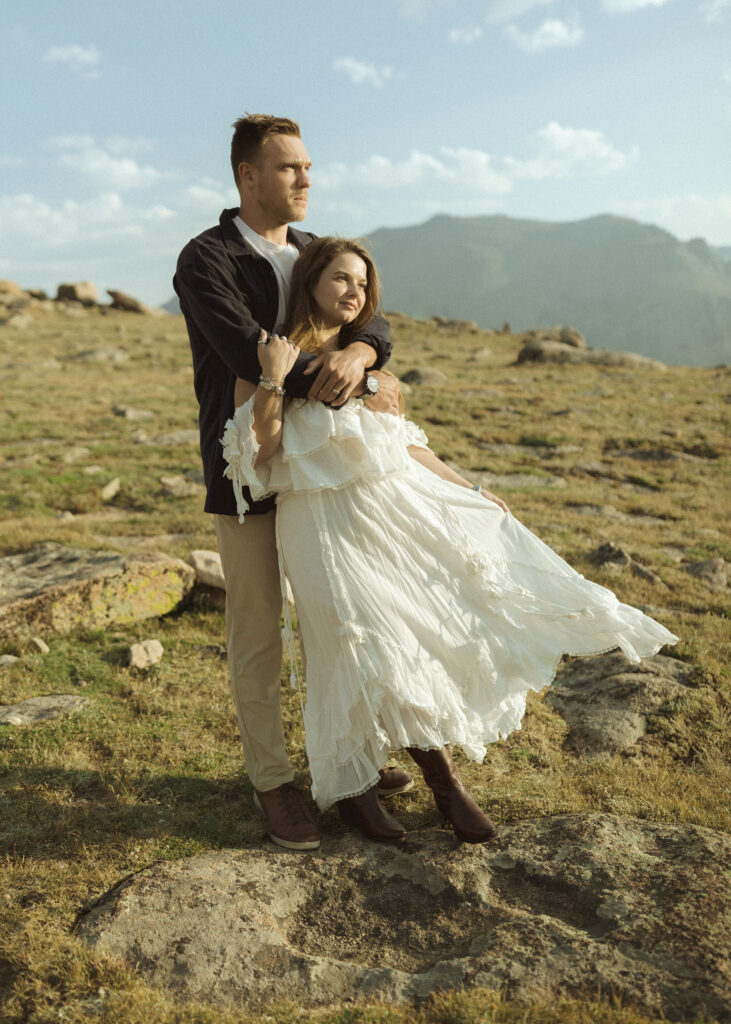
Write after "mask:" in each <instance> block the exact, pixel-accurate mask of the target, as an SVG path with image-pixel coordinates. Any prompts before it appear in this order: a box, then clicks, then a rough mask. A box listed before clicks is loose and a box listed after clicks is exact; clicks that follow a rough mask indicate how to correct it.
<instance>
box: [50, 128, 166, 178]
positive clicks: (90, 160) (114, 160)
mask: <svg viewBox="0 0 731 1024" xmlns="http://www.w3.org/2000/svg"><path fill="white" fill-rule="evenodd" d="M117 141H119V140H117ZM51 145H53V146H54V147H55V148H57V149H59V150H61V155H60V156H59V162H60V163H61V164H63V166H64V167H70V168H72V169H73V170H75V171H79V173H81V174H83V175H84V177H87V178H90V179H91V180H92V181H93V182H94V183H95V184H96V185H98V186H99V187H100V188H104V189H110V190H114V191H122V192H123V191H126V190H127V189H131V188H146V187H148V186H150V185H154V184H155V183H157V182H158V181H160V179H161V178H162V175H161V174H160V172H159V171H158V170H156V169H155V168H154V167H143V166H140V164H138V163H137V162H136V161H135V160H133V159H132V158H131V157H129V156H115V155H113V153H110V152H107V150H105V149H102V148H101V146H98V145H97V144H96V143H95V141H94V139H93V138H91V136H88V135H63V136H59V137H58V138H56V139H53V140H52V142H51ZM111 148H112V149H115V148H116V150H117V152H119V146H118V145H117V146H116V147H115V146H114V144H113V145H112V147H111Z"/></svg>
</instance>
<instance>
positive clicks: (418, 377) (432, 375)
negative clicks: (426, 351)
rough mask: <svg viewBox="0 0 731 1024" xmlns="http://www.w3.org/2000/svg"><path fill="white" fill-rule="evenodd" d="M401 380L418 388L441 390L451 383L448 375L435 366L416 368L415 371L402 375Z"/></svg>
mask: <svg viewBox="0 0 731 1024" xmlns="http://www.w3.org/2000/svg"><path fill="white" fill-rule="evenodd" d="M401 380H402V381H403V382H404V383H405V384H414V385H416V386H417V387H425V388H440V387H442V386H443V385H444V384H448V383H449V377H447V375H446V373H442V371H441V370H437V369H435V368H434V367H433V366H422V367H419V368H416V367H415V368H414V369H413V370H407V371H406V373H403V374H402V375H401Z"/></svg>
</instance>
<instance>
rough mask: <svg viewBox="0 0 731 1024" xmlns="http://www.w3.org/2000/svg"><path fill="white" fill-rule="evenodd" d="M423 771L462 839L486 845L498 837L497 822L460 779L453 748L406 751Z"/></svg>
mask: <svg viewBox="0 0 731 1024" xmlns="http://www.w3.org/2000/svg"><path fill="white" fill-rule="evenodd" d="M406 749H407V750H408V752H409V754H411V756H412V757H413V759H414V760H415V761H416V763H417V764H418V766H419V767H420V768H421V770H422V772H423V774H424V781H425V782H426V784H427V786H428V787H429V789H431V791H432V793H433V794H434V799H435V801H436V804H437V807H438V808H439V810H440V811H441V812H442V814H443V815H444V817H445V818H447V819H448V820H449V822H450V824H451V826H452V828H453V829H454V831H455V833H456V834H457V836H458V837H459V838H460V839H464V840H465V842H468V843H485V842H487V840H488V839H492V838H493V836H495V835H496V834H497V829H496V828H495V825H494V823H493V822H492V821H491V820H490V818H488V816H487V815H486V814H485V812H484V811H483V810H481V809H480V808H479V807H478V806H477V804H476V803H475V801H474V799H473V797H472V796H471V795H470V793H469V792H468V791H467V789H466V788H465V784H464V782H462V779H461V778H460V776H459V772H458V771H457V769H456V767H455V765H454V762H453V761H452V756H451V754H450V753H449V747H442V749H441V750H420V749H419V748H418V747H407V748H406Z"/></svg>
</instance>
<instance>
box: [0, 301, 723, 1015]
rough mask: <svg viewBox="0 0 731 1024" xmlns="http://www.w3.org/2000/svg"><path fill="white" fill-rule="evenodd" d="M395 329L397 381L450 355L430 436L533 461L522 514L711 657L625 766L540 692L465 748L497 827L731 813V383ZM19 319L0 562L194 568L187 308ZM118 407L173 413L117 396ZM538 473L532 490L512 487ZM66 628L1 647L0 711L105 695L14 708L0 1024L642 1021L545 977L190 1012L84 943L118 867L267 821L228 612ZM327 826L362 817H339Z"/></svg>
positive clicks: (512, 492) (712, 375)
mask: <svg viewBox="0 0 731 1024" xmlns="http://www.w3.org/2000/svg"><path fill="white" fill-rule="evenodd" d="M392 321H393V332H394V339H395V343H396V350H395V356H394V359H393V361H392V364H391V368H392V369H393V370H394V371H395V372H396V373H398V374H399V375H401V374H402V373H403V372H405V371H406V370H408V369H411V368H413V367H418V366H424V365H429V366H433V367H434V368H437V369H439V370H441V371H443V372H444V373H445V374H447V376H448V383H447V384H446V385H444V386H442V387H440V388H438V389H428V388H426V387H417V386H414V387H413V388H412V390H411V392H410V393H409V395H408V397H407V403H408V412H409V415H410V416H412V417H413V418H414V419H415V420H417V421H418V422H419V423H421V424H422V425H423V426H424V428H425V430H426V432H427V434H428V435H429V437H430V440H431V443H432V446H433V448H434V450H435V451H436V452H437V453H438V454H439V455H440V456H442V457H444V458H447V459H448V460H450V461H452V462H454V463H455V464H457V465H459V466H460V467H461V468H462V469H464V470H465V471H467V472H471V473H474V474H475V475H476V476H482V477H484V478H485V479H486V480H487V481H488V486H491V485H490V483H489V480H490V475H496V476H497V477H498V478H499V477H500V476H504V475H506V474H510V475H512V477H511V480H512V483H511V482H510V481H509V483H510V489H508V490H502V494H503V496H504V497H505V498H506V500H507V501H508V503H509V504H510V506H511V508H512V510H513V512H514V513H515V514H516V515H518V516H519V517H520V518H521V519H522V520H523V521H524V522H525V523H526V524H527V525H528V526H529V527H530V528H531V529H532V530H534V531H535V532H536V533H538V534H539V535H540V536H541V537H542V538H543V539H544V540H545V541H547V542H548V543H549V544H551V545H552V546H553V547H554V548H555V549H556V550H557V551H558V552H559V553H560V554H561V555H563V557H565V558H566V559H567V560H568V561H569V562H570V563H571V564H572V565H573V566H574V567H575V568H577V569H578V570H579V571H581V572H583V573H585V574H586V575H587V576H590V577H591V578H592V579H595V580H596V581H597V582H600V583H603V584H605V585H607V586H610V587H612V589H614V590H615V591H616V592H617V593H618V595H619V596H620V598H621V599H622V600H624V601H628V602H630V603H632V604H636V605H639V606H642V607H645V608H649V609H652V610H653V614H655V615H656V617H658V618H660V619H661V620H662V621H663V623H664V624H665V625H667V626H668V627H669V628H670V629H672V630H673V631H674V632H675V633H677V634H678V635H679V636H680V637H681V641H680V644H679V645H678V646H677V647H676V648H674V649H673V650H672V652H668V653H672V654H673V656H674V657H678V658H681V659H683V660H685V661H688V662H691V663H693V664H694V665H696V666H697V667H698V669H697V672H696V676H695V683H696V685H695V688H694V689H693V692H692V696H690V697H688V698H685V699H683V700H681V701H676V702H675V703H674V704H673V705H672V707H671V708H670V710H668V712H667V714H666V715H664V716H663V717H662V718H661V719H659V720H658V721H656V722H655V724H654V727H653V731H652V732H651V733H650V734H649V735H648V736H647V737H646V739H645V740H643V741H642V742H641V744H640V745H639V747H638V748H637V749H636V750H635V751H633V752H632V754H631V756H626V757H621V756H617V757H614V758H613V759H612V760H610V761H607V762H600V763H591V764H588V763H586V762H583V761H582V760H580V759H577V758H576V757H573V756H571V755H570V754H568V753H567V752H566V751H565V750H564V749H563V745H562V744H563V739H564V737H565V733H566V727H565V724H564V723H563V720H562V719H561V718H560V717H559V716H558V715H557V714H556V713H555V712H553V711H552V710H551V709H550V708H549V707H548V706H547V705H546V704H545V703H544V701H543V700H542V697H541V696H540V695H539V696H538V697H536V698H534V699H532V700H531V701H530V703H529V710H528V714H527V716H526V719H525V722H524V727H523V729H522V731H521V732H519V733H516V734H514V735H513V736H511V737H510V738H509V739H507V740H506V741H504V742H501V743H498V744H495V745H493V746H492V747H491V748H490V750H489V752H488V756H487V758H486V761H485V765H484V766H483V767H476V766H474V765H470V764H469V763H467V762H462V764H461V767H462V769H463V774H464V775H465V777H466V779H467V781H468V783H469V784H470V785H471V787H472V788H473V789H474V791H475V792H476V794H477V795H478V797H479V798H480V800H481V801H482V802H483V804H484V806H485V807H486V808H487V810H488V812H489V813H490V814H491V816H493V817H494V818H495V819H496V820H497V821H498V822H508V821H511V820H515V819H519V818H524V817H531V816H540V815H550V814H558V813H565V812H572V811H590V810H591V811H596V810H602V811H608V812H611V813H617V814H627V815H636V816H638V817H641V818H645V819H648V820H653V821H664V822H692V823H696V824H698V825H703V826H707V827H710V828H715V829H723V830H727V831H728V830H729V828H731V815H730V814H729V805H730V803H731V800H730V796H731V785H730V783H731V771H730V769H729V727H728V726H729V707H730V704H731V702H730V685H729V676H728V674H727V672H726V671H725V669H724V666H725V665H726V664H727V662H728V639H729V631H728V620H727V606H726V605H725V595H724V593H722V592H720V591H717V590H712V589H710V588H709V587H708V585H707V584H706V583H705V582H704V581H703V580H702V579H701V578H698V577H695V576H693V575H691V574H689V573H688V572H687V571H686V566H687V565H689V564H690V563H693V562H699V561H703V560H705V559H709V558H713V557H716V556H721V557H725V558H726V559H731V554H730V553H729V547H728V542H727V540H726V541H725V540H724V531H725V529H726V525H727V515H728V488H727V482H728V461H727V455H728V452H727V449H726V448H725V447H724V445H725V444H726V443H727V441H726V434H725V428H726V420H725V413H726V410H727V409H728V405H727V404H726V403H727V392H728V385H729V379H730V377H731V374H730V373H729V371H728V370H727V369H687V368H681V367H673V368H669V369H667V370H666V371H665V372H660V371H658V370H652V371H649V370H648V371H638V370H636V369H625V368H611V369H608V368H599V367H578V366H562V367H556V366H553V367H552V366H537V365H516V364H515V358H516V354H517V352H518V350H519V347H520V340H519V339H518V338H515V337H513V336H510V335H502V334H490V333H489V332H484V331H483V332H479V333H468V332H458V331H451V330H449V329H448V328H439V327H437V326H436V325H435V324H433V323H431V322H420V323H417V322H414V321H411V320H407V319H406V318H405V317H401V316H399V315H394V316H393V318H392ZM0 332H2V333H0V365H2V367H3V380H4V385H5V386H4V388H3V391H4V401H3V409H2V413H0V416H1V417H2V419H1V420H0V442H1V446H2V447H1V449H0V456H1V458H2V474H3V487H2V491H1V492H0V522H1V523H2V530H1V531H0V554H6V553H9V552H13V551H18V550H22V549H24V548H26V547H29V546H30V545H32V544H34V543H36V542H37V541H40V540H55V541H59V542H63V543H67V544H73V545H79V546H83V547H93V548H112V549H118V550H136V549H139V548H145V549H152V550H161V551H165V552H168V553H171V554H175V555H179V556H181V557H183V558H185V557H187V555H188V553H189V551H190V550H191V549H193V548H201V547H202V548H215V538H214V534H213V530H212V524H211V522H210V521H209V519H208V518H207V517H205V516H204V515H203V513H202V512H201V508H202V496H201V495H200V494H191V495H188V496H185V497H173V496H171V495H170V494H169V493H168V492H167V491H166V489H165V487H164V485H163V484H162V483H161V478H162V477H166V476H167V477H169V476H183V477H185V478H186V479H188V480H189V481H190V482H192V483H196V482H199V481H200V479H201V476H200V462H199V455H198V450H197V446H196V444H195V443H187V444H185V443H184V444H176V443H171V439H170V438H169V437H168V438H167V439H165V438H163V439H162V441H160V442H157V441H155V438H157V437H158V436H160V435H166V434H167V435H169V434H170V433H171V432H175V431H181V430H194V429H195V427H196V421H197V409H196V406H195V401H194V397H193V394H192V371H191V369H190V358H189V351H188V345H187V338H186V334H185V329H184V325H183V322H182V318H180V317H169V318H154V317H145V316H136V315H133V314H121V313H119V314H117V313H107V314H106V315H102V314H101V313H99V312H97V311H90V312H88V313H86V314H84V315H81V316H74V317H64V316H61V315H58V314H57V315H51V314H49V315H47V316H46V317H45V318H41V317H40V316H39V317H38V319H37V321H36V324H35V325H34V326H32V327H30V328H27V329H25V330H20V329H12V328H0ZM100 349H105V350H112V351H111V352H110V353H109V355H110V360H109V361H104V362H97V361H94V360H93V359H91V358H89V357H87V356H86V355H85V353H88V352H90V351H98V350H100ZM125 406H126V407H132V408H134V409H138V410H140V409H141V410H149V411H151V412H152V413H154V418H152V419H149V420H135V419H129V418H125V417H124V416H121V415H118V414H116V413H115V411H114V407H125ZM519 476H523V477H524V478H525V480H527V481H528V483H529V486H527V487H519V486H517V487H516V486H515V484H516V481H517V484H520V479H519ZM115 477H119V478H120V481H121V487H120V490H119V493H118V494H117V496H116V497H115V498H114V499H113V500H112V501H105V500H104V499H103V497H102V489H103V487H104V486H105V485H106V484H107V483H109V482H110V481H111V480H112V479H113V478H115ZM544 484H547V486H544ZM492 489H493V490H496V491H498V492H500V490H501V489H500V488H499V487H498V486H497V485H495V486H492ZM68 513H72V515H69V514H68ZM604 540H609V541H611V542H613V543H614V544H617V545H620V546H622V547H623V548H625V549H626V550H627V551H628V552H629V553H630V554H631V555H632V556H633V557H634V558H636V559H637V561H639V562H641V563H642V564H643V565H645V566H648V567H649V568H651V569H653V570H654V571H655V572H656V573H657V574H658V575H659V576H660V578H661V580H662V583H657V584H654V585H653V584H650V583H648V582H646V581H643V580H642V579H640V578H638V577H636V576H633V575H631V574H630V573H629V572H627V571H625V572H622V571H619V570H617V569H616V568H612V567H610V566H604V567H601V568H597V567H596V566H594V565H593V564H592V562H591V558H590V554H591V552H592V550H593V549H594V548H595V547H596V546H597V545H598V544H599V543H600V542H601V541H604ZM148 637H157V638H158V639H159V640H161V641H162V643H163V645H164V648H165V657H164V659H163V661H162V662H161V663H160V664H159V665H158V666H156V667H155V668H154V669H152V670H150V671H149V672H148V673H146V674H135V673H133V672H132V671H131V670H129V669H128V668H126V667H125V664H124V652H125V651H126V648H127V647H128V646H129V644H130V643H132V642H134V641H136V640H139V639H145V638H148ZM47 639H48V640H49V643H50V648H51V650H50V653H49V654H47V655H40V654H37V653H31V652H30V651H29V650H21V649H19V648H18V647H17V646H14V645H13V644H12V643H9V642H6V643H5V644H2V643H0V653H12V654H18V655H22V657H21V660H20V661H18V662H17V663H15V664H14V665H13V666H11V667H10V668H5V669H2V670H0V672H1V674H0V703H4V704H10V703H15V702H17V701H20V700H22V699H24V698H26V697H30V696H35V695H37V694H44V693H54V692H55V693H77V692H78V693H80V694H82V695H83V696H85V697H87V698H88V699H89V704H88V706H87V708H86V710H85V711H83V712H82V713H80V714H78V715H76V716H73V717H70V718H67V719H64V720H61V721H58V722H50V723H48V724H45V725H39V726H34V727H29V728H20V729H18V728H11V727H8V726H0V854H1V855H2V861H1V862H0V1021H2V1022H8V1024H9V1022H13V1024H16V1022H17V1024H19V1022H21V1021H22V1022H29V1024H30V1022H33V1024H41V1022H43V1024H45V1022H51V1021H54V1022H57V1021H65V1022H74V1024H76V1022H78V1024H91V1022H92V1021H94V1022H102V1024H133V1022H134V1024H136V1022H140V1024H143V1022H144V1024H148V1022H155V1024H157V1022H160V1024H163V1022H165V1024H173V1022H176V1024H177V1022H180V1024H194V1022H195V1024H199V1022H200V1024H204V1022H205V1024H209V1022H210V1024H233V1022H241V1024H243V1022H249V1021H254V1020H269V1021H276V1022H299V1021H301V1022H305V1021H307V1022H310V1021H319V1022H323V1024H356V1022H358V1024H360V1022H363V1024H365V1022H374V1024H375V1022H378V1024H386V1022H388V1024H397V1022H398V1024H436V1022H444V1024H450V1022H451V1024H458V1022H459V1024H467V1022H475V1024H479V1022H484V1024H488V1022H489V1024H492V1022H495V1024H508V1022H510V1024H512V1022H516V1024H517V1022H519V1021H520V1022H531V1024H533V1022H535V1024H538V1022H540V1024H573V1022H576V1024H579V1022H596V1024H599V1022H602V1024H604V1022H607V1024H609V1022H611V1024H648V1021H649V1018H647V1017H645V1016H643V1015H642V1014H640V1013H639V1012H637V1011H635V1010H633V1009H632V1008H631V1007H628V1006H624V1007H622V1006H620V1005H618V1004H615V1003H612V1002H611V1001H606V1000H605V1001H601V1000H600V1001H592V1000H591V999H583V1000H561V999H560V998H558V997H556V996H553V995H551V994H550V993H546V998H545V1000H544V1002H543V1003H541V1004H540V1005H535V1006H532V1007H528V1006H524V1005H521V1004H518V1003H516V1002H515V1001H513V1000H510V999H507V998H504V997H502V996H501V995H500V994H499V993H489V992H475V993H471V994H455V995H447V996H444V997H442V998H440V999H437V1000H433V1001H431V1002H430V1003H428V1004H426V1005H425V1006H422V1007H420V1008H418V1009H414V1010H409V1009H404V1010H400V1009H398V1010H397V1009H393V1008H388V1007H384V1006H376V1005H374V1006H372V1007H364V1008H361V1009H354V1008H352V1007H350V1008H347V1007H333V1008H331V1009H329V1010H326V1011H317V1012H315V1011H305V1010H302V1009H300V1008H298V1007H295V1006H282V1007H279V1008H276V1009H274V1008H272V1009H271V1011H270V1013H269V1015H268V1016H267V1017H262V1016H261V1015H248V1014H247V1012H246V1011H245V1010H242V1009H238V1010H233V1009H232V1010H231V1011H229V1012H226V1011H222V1010H216V1009H213V1008H211V1007H208V1006H194V1005H190V1004H188V1005H185V1006H176V1005H175V1003H174V1002H172V1001H171V1000H170V998H169V997H168V996H167V995H165V994H162V993H160V992H157V991H155V990H153V989H151V988H150V987H149V986H147V985H146V984H145V983H144V981H143V980H142V979H141V977H140V976H138V975H137V974H136V973H135V971H134V970H132V969H131V968H129V967H126V966H124V965H121V964H119V963H117V962H114V961H112V960H110V959H107V958H105V957H103V956H100V955H98V954H94V953H91V952H90V951H88V950H87V949H86V948H85V947H83V946H81V945H80V944H79V943H78V942H77V941H76V940H75V939H74V938H73V936H72V934H71V929H72V927H73V924H74V921H75V919H76V916H77V915H78V913H79V912H80V911H81V910H82V909H83V908H84V907H87V906H89V905H91V904H92V903H93V902H94V901H96V900H97V899H98V898H99V897H100V896H101V894H102V893H103V892H105V891H106V890H107V889H108V888H109V887H110V886H112V885H113V884H114V883H115V882H117V881H118V880H119V879H120V878H121V877H123V876H125V875H127V874H129V873H131V872H134V871H138V870H140V869H141V868H143V867H146V866H147V865H149V864H150V863H152V862H154V861H156V860H161V859H171V858H178V857H185V856H190V855H192V854H195V853H198V852H201V851H204V850H211V849H218V848H223V847H239V846H242V845H246V844H248V843H251V842H258V841H260V840H261V839H262V838H263V836H264V832H263V829H262V824H261V819H260V817H259V816H258V815H257V814H256V813H255V812H254V810H253V804H252V793H251V786H250V784H249V781H248V779H247V776H246V773H245V770H244V767H243V764H242V757H241V752H240V745H239V739H238V732H237V728H236V724H235V718H234V713H233V705H232V701H231V698H230V695H229V689H228V681H227V674H226V663H225V652H224V651H223V649H222V644H223V643H224V624H223V616H222V614H221V613H220V612H217V611H214V610H211V609H206V608H188V609H186V610H183V611H181V612H179V613H176V614H174V615H170V616H168V617H166V618H165V619H162V620H157V621H148V622H146V623H141V624H139V625H138V626H133V627H129V628H120V629H117V630H113V631H107V632H89V633H86V634H83V635H82V634H77V635H74V636H70V637H57V638H47ZM284 678H285V677H284V674H283V681H284ZM282 701H283V710H284V719H285V725H286V731H287V736H288V741H289V744H290V748H291V752H292V759H293V763H294V765H295V766H296V768H297V770H298V773H299V778H300V781H301V782H303V783H305V784H306V781H307V774H306V762H305V758H304V737H303V732H302V727H301V721H300V712H299V708H298V705H297V698H296V696H294V695H293V694H292V692H291V691H290V690H289V688H288V687H286V686H283V689H282ZM396 760H401V762H402V763H403V764H404V765H406V763H407V761H406V760H404V759H403V758H400V757H399V756H398V755H397V757H396ZM396 799H397V811H398V814H399V817H400V818H401V819H402V820H403V821H404V823H405V824H406V825H407V827H408V828H411V829H418V828H428V827H434V826H439V827H442V826H443V822H441V821H440V819H439V817H438V815H437V814H436V812H435V811H434V810H433V808H432V806H431V805H430V803H429V801H428V800H427V798H426V796H425V795H424V793H423V789H422V788H419V789H418V790H417V793H416V794H415V795H414V794H410V795H409V796H406V797H401V798H396ZM321 824H322V828H323V831H325V832H326V833H328V834H331V835H337V834H340V833H342V830H343V826H342V824H341V823H340V820H339V819H338V818H337V816H336V815H335V814H333V813H328V814H326V815H325V816H324V817H323V819H322V822H321ZM700 1019H701V1018H699V1020H700Z"/></svg>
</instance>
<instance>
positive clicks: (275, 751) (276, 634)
mask: <svg viewBox="0 0 731 1024" xmlns="http://www.w3.org/2000/svg"><path fill="white" fill-rule="evenodd" d="M274 516H275V513H274V511H273V510H272V511H271V512H267V513H265V514H264V515H259V516H247V517H246V522H244V523H239V521H238V518H237V517H236V516H214V520H215V524H216V536H217V538H218V550H219V552H220V554H221V564H222V566H223V575H224V579H225V581H226V641H227V645H228V668H229V676H230V679H231V689H232V690H233V696H234V704H235V705H236V715H237V717H238V720H239V729H240V731H241V742H242V744H243V747H244V758H245V760H246V769H247V771H248V774H249V778H250V779H251V782H252V785H253V786H254V788H255V789H259V790H268V789H274V788H275V786H280V785H281V784H282V783H283V782H290V781H291V780H292V778H293V777H294V772H293V771H292V769H291V768H290V765H289V761H288V759H287V751H286V747H285V743H284V730H283V728H282V713H281V709H280V704H279V699H280V696H279V695H280V673H281V668H282V637H281V633H280V623H279V618H280V615H281V611H282V595H281V591H280V584H279V565H278V562H277V545H276V540H275V534H274Z"/></svg>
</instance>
